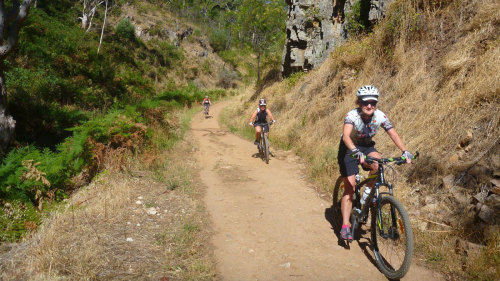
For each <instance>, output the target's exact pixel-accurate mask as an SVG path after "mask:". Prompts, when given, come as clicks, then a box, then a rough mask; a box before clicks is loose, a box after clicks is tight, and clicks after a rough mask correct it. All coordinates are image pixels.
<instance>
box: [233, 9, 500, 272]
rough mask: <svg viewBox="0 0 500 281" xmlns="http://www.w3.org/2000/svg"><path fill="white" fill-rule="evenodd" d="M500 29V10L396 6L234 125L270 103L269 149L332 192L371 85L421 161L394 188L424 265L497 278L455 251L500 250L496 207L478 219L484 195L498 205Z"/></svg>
mask: <svg viewBox="0 0 500 281" xmlns="http://www.w3.org/2000/svg"><path fill="white" fill-rule="evenodd" d="M499 29H500V3H499V2H498V1H494V0H486V1H462V0H456V1H395V2H394V4H393V5H392V6H391V8H390V10H389V12H388V14H387V16H386V18H385V19H384V20H383V21H382V22H381V23H379V24H378V25H377V26H376V27H375V29H374V31H373V32H372V33H370V34H368V35H366V36H364V37H360V38H351V40H350V41H349V42H348V43H347V44H345V45H343V46H341V47H339V48H338V49H337V50H336V51H335V52H334V53H332V55H331V56H330V57H329V58H328V60H327V61H325V63H324V64H323V65H321V67H320V68H318V69H315V70H312V71H309V72H308V73H297V74H294V75H292V76H291V77H289V78H287V79H285V80H283V81H282V82H279V83H275V84H273V85H271V86H269V87H267V88H266V89H264V90H263V92H262V93H260V94H259V95H253V96H252V98H250V96H251V95H250V94H249V95H248V96H247V97H246V98H245V99H244V100H243V101H242V103H243V104H242V105H241V106H240V107H238V108H235V109H232V110H231V112H228V114H229V115H230V116H231V115H232V116H234V117H235V118H234V119H233V120H231V121H228V123H229V125H230V126H233V127H240V128H243V127H244V126H245V125H246V124H247V123H248V120H249V117H250V115H251V112H252V111H253V110H255V109H256V108H257V99H258V98H260V97H261V96H262V97H265V98H266V99H267V100H268V104H269V106H270V109H271V110H272V112H273V114H274V115H275V116H276V118H277V119H278V123H277V124H276V125H275V126H273V128H272V129H271V142H272V146H274V147H276V148H277V147H281V148H286V149H292V150H293V151H295V152H297V153H298V154H299V155H300V156H302V157H303V158H304V159H305V160H306V161H308V163H309V165H308V170H309V174H310V176H311V177H312V178H313V179H315V180H317V183H318V186H319V188H320V189H321V190H322V191H323V192H325V193H331V190H332V188H333V185H334V182H335V180H336V179H337V177H338V176H339V172H338V165H337V151H338V144H339V141H340V135H341V131H342V126H343V119H344V117H345V115H346V113H347V112H348V111H349V110H351V109H353V108H355V107H356V105H355V99H356V97H355V93H356V90H357V89H358V88H359V87H360V86H362V85H365V84H372V85H374V86H376V87H377V88H378V89H379V90H380V93H381V97H380V99H379V105H378V108H379V109H380V110H382V111H383V112H385V113H386V114H387V115H388V117H389V119H390V121H391V122H392V123H393V125H394V126H395V128H396V129H397V131H398V133H399V135H400V136H401V137H402V138H403V139H404V142H405V144H406V146H407V147H408V149H409V150H411V151H412V152H414V151H417V150H418V151H420V153H421V157H420V159H418V161H415V163H414V165H412V166H409V167H398V168H396V169H395V170H396V173H392V174H391V178H390V179H391V180H392V181H393V182H395V183H396V196H397V197H398V198H400V199H401V200H402V201H403V202H404V204H405V206H406V207H407V208H408V210H409V211H410V216H411V217H412V223H413V225H414V228H415V229H416V230H417V232H418V233H417V238H418V239H417V244H418V245H417V250H418V251H417V255H421V256H422V259H420V260H424V261H429V264H431V265H433V264H434V265H435V266H436V268H440V269H442V270H444V271H447V272H450V274H455V273H452V272H462V270H463V269H465V272H466V273H464V274H465V275H467V276H469V277H471V278H473V279H474V278H483V277H484V278H486V279H488V278H492V276H497V275H498V272H497V270H495V268H498V266H499V265H498V261H495V259H488V258H485V259H483V260H481V258H478V259H477V260H474V262H472V260H473V259H472V258H471V257H472V256H471V254H470V253H469V257H465V256H464V257H462V256H461V255H462V252H461V251H459V250H457V251H456V252H450V250H449V249H454V247H455V241H459V240H457V239H467V240H468V241H470V242H474V243H477V244H478V245H482V246H478V247H477V248H478V249H481V247H483V246H484V247H485V249H486V250H485V251H483V252H482V255H483V256H484V257H486V256H488V254H487V253H488V250H487V249H490V250H491V249H495V247H498V241H500V239H499V237H498V233H499V232H498V229H499V222H498V220H497V219H495V217H497V218H498V217H499V216H498V208H497V207H494V206H493V205H490V215H491V216H490V215H488V216H489V217H488V216H486V215H485V216H483V217H481V214H482V213H481V212H483V211H484V210H483V209H484V208H483V209H481V206H482V205H479V204H476V203H477V200H476V199H473V196H474V195H476V194H478V193H479V192H481V191H484V192H485V195H488V196H489V197H488V198H493V199H491V200H493V201H494V200H497V199H498V197H496V196H498V195H495V192H494V190H496V192H498V189H499V187H496V189H495V179H497V180H498V177H500V159H499V157H498V155H499V154H500V153H499V152H500V145H499V135H500V134H499V133H500V132H499V120H500V106H499V103H500V46H499V45H500V40H499V38H498V35H499V34H500V30H499ZM375 141H376V142H377V145H376V147H377V149H378V150H379V151H381V152H382V154H383V155H384V156H398V155H400V153H401V152H400V151H399V150H398V149H397V147H396V146H395V145H394V144H393V143H392V141H391V140H390V139H389V138H388V136H387V135H386V134H384V133H383V130H382V132H380V133H379V134H378V135H377V136H376V138H375ZM415 190H416V192H415ZM487 200H489V199H487ZM487 200H486V201H485V202H483V203H485V204H490V203H491V202H490V203H488V202H489V201H487ZM481 204H482V203H481ZM431 207H432V208H431ZM495 208H496V209H495ZM495 214H497V215H495ZM448 235H451V236H448ZM453 235H456V236H453ZM428 236H429V237H428ZM430 236H432V237H430ZM436 241H439V242H438V243H437V242H436ZM457 243H458V242H457ZM457 245H458V244H457ZM495 245H496V246H495ZM496 249H498V248H496ZM494 252H495V251H493V250H492V252H491V253H494ZM455 253H458V255H455ZM436 257H437V258H436ZM480 260H481V261H480ZM495 272H497V273H496V274H497V275H495ZM456 274H459V273H456ZM481 276H482V277H481Z"/></svg>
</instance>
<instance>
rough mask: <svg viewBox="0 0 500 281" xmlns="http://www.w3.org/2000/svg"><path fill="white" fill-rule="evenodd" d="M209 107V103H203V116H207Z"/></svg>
mask: <svg viewBox="0 0 500 281" xmlns="http://www.w3.org/2000/svg"><path fill="white" fill-rule="evenodd" d="M209 108H210V105H209V104H208V103H206V104H205V111H204V112H203V113H205V118H207V117H208V109H209Z"/></svg>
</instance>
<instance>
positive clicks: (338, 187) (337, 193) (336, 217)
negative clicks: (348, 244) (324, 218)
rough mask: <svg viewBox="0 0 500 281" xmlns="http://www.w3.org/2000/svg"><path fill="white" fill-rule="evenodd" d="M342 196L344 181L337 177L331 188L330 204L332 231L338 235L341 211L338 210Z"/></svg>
mask: <svg viewBox="0 0 500 281" xmlns="http://www.w3.org/2000/svg"><path fill="white" fill-rule="evenodd" d="M343 195H344V179H343V178H342V177H338V179H337V181H336V182H335V186H334V187H333V193H332V197H333V202H332V210H333V212H332V217H331V219H332V221H331V223H332V226H333V228H334V231H336V232H338V233H340V228H341V226H342V211H341V209H340V207H341V205H342V204H341V202H342V196H343Z"/></svg>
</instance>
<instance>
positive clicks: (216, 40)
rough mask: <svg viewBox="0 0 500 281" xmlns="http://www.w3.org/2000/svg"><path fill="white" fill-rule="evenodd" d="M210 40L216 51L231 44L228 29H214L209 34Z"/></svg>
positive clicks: (224, 48) (222, 49)
mask: <svg viewBox="0 0 500 281" xmlns="http://www.w3.org/2000/svg"><path fill="white" fill-rule="evenodd" d="M208 38H209V40H210V46H212V48H213V49H214V51H216V52H220V51H224V50H226V49H227V46H228V44H229V35H228V33H227V31H226V30H220V29H217V30H213V31H212V32H210V34H209V36H208Z"/></svg>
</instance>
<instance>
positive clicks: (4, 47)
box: [0, 0, 33, 151]
mask: <svg viewBox="0 0 500 281" xmlns="http://www.w3.org/2000/svg"><path fill="white" fill-rule="evenodd" d="M5 2H6V1H4V0H0V150H2V151H4V150H5V148H6V147H7V146H8V145H9V144H10V143H11V141H12V139H13V136H14V129H15V126H16V121H15V120H14V118H12V116H11V115H10V113H9V110H8V106H7V86H6V84H5V74H4V70H5V65H4V60H5V58H6V56H7V55H8V54H9V53H10V52H11V51H12V50H13V49H14V46H15V45H16V44H17V41H18V40H19V30H20V29H21V25H22V23H23V21H24V20H25V19H26V17H27V16H28V12H29V9H30V7H31V4H32V2H33V0H23V1H22V3H21V1H19V0H12V1H10V2H11V5H10V6H11V7H10V9H8V8H7V7H6V3H5Z"/></svg>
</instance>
